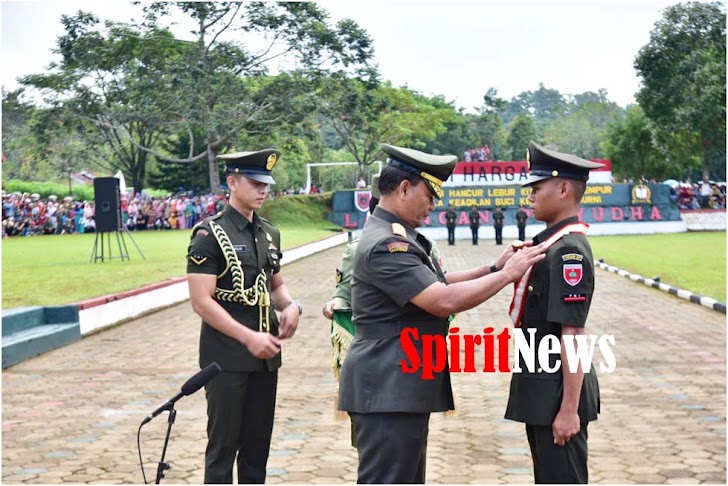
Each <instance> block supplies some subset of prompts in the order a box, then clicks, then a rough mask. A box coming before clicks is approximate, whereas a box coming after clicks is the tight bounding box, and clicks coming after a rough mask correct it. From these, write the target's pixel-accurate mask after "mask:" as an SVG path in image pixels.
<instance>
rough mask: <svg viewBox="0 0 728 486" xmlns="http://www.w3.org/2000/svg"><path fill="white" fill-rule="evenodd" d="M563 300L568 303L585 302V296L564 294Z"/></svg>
mask: <svg viewBox="0 0 728 486" xmlns="http://www.w3.org/2000/svg"><path fill="white" fill-rule="evenodd" d="M563 300H564V302H566V303H569V302H586V294H564V296H563Z"/></svg>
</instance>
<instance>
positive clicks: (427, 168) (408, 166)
mask: <svg viewBox="0 0 728 486" xmlns="http://www.w3.org/2000/svg"><path fill="white" fill-rule="evenodd" d="M379 148H380V149H381V150H382V152H384V153H385V154H387V155H388V158H387V164H388V165H391V166H392V167H396V168H397V169H401V170H404V171H406V172H411V173H413V174H418V175H419V176H420V177H422V178H423V179H424V180H425V183H426V184H427V187H429V188H430V190H431V191H432V193H433V194H434V195H435V197H437V198H438V199H442V196H443V195H444V192H443V190H442V183H443V182H445V181H446V180H447V178H448V177H450V174H452V171H453V170H455V164H456V163H457V160H458V158H457V157H456V156H455V155H432V154H426V153H424V152H420V151H419V150H413V149H408V148H402V147H395V146H394V145H389V144H387V143H383V144H381V145H380V146H379Z"/></svg>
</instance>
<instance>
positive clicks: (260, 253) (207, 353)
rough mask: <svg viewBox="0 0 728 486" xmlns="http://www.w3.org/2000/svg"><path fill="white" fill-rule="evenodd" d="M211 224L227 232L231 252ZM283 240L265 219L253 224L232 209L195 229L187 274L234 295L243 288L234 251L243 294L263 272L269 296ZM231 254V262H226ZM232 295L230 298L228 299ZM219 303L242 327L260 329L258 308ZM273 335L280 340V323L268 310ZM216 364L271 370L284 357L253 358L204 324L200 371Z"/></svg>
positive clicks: (255, 219)
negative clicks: (212, 279) (211, 278)
mask: <svg viewBox="0 0 728 486" xmlns="http://www.w3.org/2000/svg"><path fill="white" fill-rule="evenodd" d="M213 224H216V225H218V228H220V229H222V230H224V232H225V233H226V234H227V236H228V238H229V242H230V244H231V246H232V247H231V248H227V249H225V251H224V249H223V248H221V246H220V244H218V240H217V238H216V237H215V233H214V231H215V230H214V229H213V226H212V225H213ZM280 247H281V236H280V232H279V231H278V229H277V228H276V227H275V226H273V225H272V224H270V223H269V222H268V221H266V220H265V219H263V218H261V217H259V216H258V215H257V214H255V213H253V221H252V222H251V221H249V220H248V219H247V218H246V217H245V216H243V215H242V214H241V213H239V212H238V211H237V210H236V209H235V208H233V207H232V206H230V205H227V206H225V209H223V211H222V212H220V213H218V214H216V215H215V216H211V217H209V218H207V219H205V220H204V221H203V222H202V223H200V224H198V225H197V226H195V227H194V229H193V231H192V238H191V240H190V245H189V248H188V250H187V273H205V274H209V275H216V276H217V285H216V286H217V289H221V290H223V291H225V290H228V291H229V290H233V289H235V288H236V286H237V287H239V285H234V281H237V282H239V280H238V272H237V270H236V269H235V268H234V265H232V261H231V258H230V255H231V252H232V253H234V254H235V255H237V258H238V261H239V262H240V265H241V267H242V272H243V275H242V283H243V285H244V288H245V289H248V288H250V287H252V286H254V285H255V282H256V278H257V277H258V275H259V274H260V273H261V272H263V273H264V274H265V276H266V287H267V291H268V292H269V293H270V291H271V277H272V276H273V275H274V274H276V273H278V272H279V271H280V260H281V256H282V254H281V251H280ZM226 253H227V255H228V256H227V257H226ZM227 295H228V296H229V295H230V294H227ZM215 300H216V301H217V302H218V303H219V304H220V305H221V306H222V308H223V309H225V310H226V311H227V312H228V313H230V315H231V316H232V317H233V318H234V319H235V320H236V321H238V322H239V323H240V325H242V326H246V327H249V328H250V329H253V330H255V331H258V330H259V322H260V311H259V306H257V305H256V306H249V305H245V304H243V303H241V302H234V301H230V300H229V297H225V296H223V295H218V294H217V292H216V296H215ZM270 332H271V333H272V334H274V335H278V318H277V316H276V313H275V311H274V310H273V307H272V306H271V308H270ZM213 361H217V363H218V364H219V365H220V366H221V367H222V369H223V371H264V370H269V371H273V370H275V369H278V368H279V367H280V366H281V355H280V353H279V354H278V355H277V356H275V357H274V358H271V359H269V360H261V359H258V358H256V357H255V356H253V355H252V354H251V353H250V351H248V349H247V348H246V347H245V346H244V345H243V344H242V343H240V342H239V341H237V340H236V339H233V338H231V337H229V336H227V335H225V334H223V333H221V332H219V331H218V330H216V329H215V328H214V327H212V326H211V325H209V324H208V323H206V322H205V321H202V329H201V331H200V367H203V368H204V367H205V366H207V365H208V364H210V363H211V362H213Z"/></svg>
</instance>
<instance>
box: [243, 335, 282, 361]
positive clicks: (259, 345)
mask: <svg viewBox="0 0 728 486" xmlns="http://www.w3.org/2000/svg"><path fill="white" fill-rule="evenodd" d="M246 347H247V348H248V351H250V353H251V354H252V355H253V356H255V357H256V358H258V359H269V358H272V357H273V356H275V355H276V354H278V353H280V352H281V341H280V339H278V338H277V337H276V336H274V335H273V334H270V333H267V332H258V331H255V332H253V334H252V336H251V337H250V339H249V340H248V342H247V343H246Z"/></svg>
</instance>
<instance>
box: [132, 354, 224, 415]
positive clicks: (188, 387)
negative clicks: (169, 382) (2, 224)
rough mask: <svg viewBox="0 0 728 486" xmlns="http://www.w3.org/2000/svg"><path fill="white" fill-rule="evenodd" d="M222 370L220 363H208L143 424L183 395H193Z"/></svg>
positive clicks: (168, 407) (167, 408)
mask: <svg viewBox="0 0 728 486" xmlns="http://www.w3.org/2000/svg"><path fill="white" fill-rule="evenodd" d="M221 371H222V368H220V365H219V364H217V363H215V362H212V363H210V364H209V365H207V366H206V367H205V368H204V369H203V370H201V371H199V372H198V373H197V374H195V375H194V376H193V377H192V378H190V379H189V380H187V381H186V382H185V383H184V385H182V391H180V392H179V393H178V394H176V395H175V396H173V397H172V398H170V399H169V400H167V401H166V402H164V403H163V404H162V405H160V406H159V407H157V409H156V410H154V411H153V412H152V413H150V414H149V415H147V416H146V417H145V418H144V420H142V425H146V424H148V423H149V422H151V421H152V419H153V418H154V417H156V416H157V415H159V414H160V413H162V412H164V411H165V410H169V409H170V408H171V407H172V405H173V404H174V403H175V402H176V401H177V400H179V399H180V398H182V397H186V396H188V395H192V394H193V393H195V392H196V391H197V390H199V389H200V388H202V387H203V386H205V384H206V383H207V382H208V381H210V380H212V379H213V378H215V377H216V376H217V375H218V373H220V372H221Z"/></svg>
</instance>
